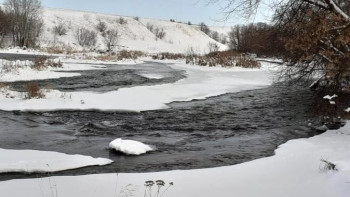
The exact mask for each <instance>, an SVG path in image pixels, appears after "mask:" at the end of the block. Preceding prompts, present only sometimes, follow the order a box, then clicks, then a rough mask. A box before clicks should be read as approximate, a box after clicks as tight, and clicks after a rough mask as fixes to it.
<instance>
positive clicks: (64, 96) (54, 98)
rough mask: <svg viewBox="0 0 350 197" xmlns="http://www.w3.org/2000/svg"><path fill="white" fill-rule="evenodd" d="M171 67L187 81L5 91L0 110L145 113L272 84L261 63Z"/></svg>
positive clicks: (179, 65) (267, 65)
mask: <svg viewBox="0 0 350 197" xmlns="http://www.w3.org/2000/svg"><path fill="white" fill-rule="evenodd" d="M171 67H173V68H174V69H180V70H185V71H186V74H187V77H186V78H185V79H183V80H180V81H178V82H176V83H173V84H163V85H155V86H137V87H131V88H121V89H119V90H117V91H111V92H106V93H103V94H101V93H94V92H70V93H65V92H60V91H58V90H43V92H44V94H45V98H44V99H25V97H26V95H25V94H23V93H20V92H13V91H10V90H7V89H5V90H2V93H1V94H0V101H1V102H0V109H1V110H5V111H13V110H24V111H25V110H32V111H43V110H63V109H78V110H88V109H99V110H125V111H145V110H155V109H164V108H167V104H168V103H171V102H174V101H190V100H193V99H205V98H207V97H211V96H217V95H221V94H225V93H228V92H237V91H243V90H249V89H256V88H261V87H265V86H267V85H270V84H271V83H272V79H271V78H270V71H269V70H268V68H269V67H270V64H268V63H263V69H242V68H231V69H230V68H218V67H215V68H212V67H201V66H191V65H186V64H184V63H177V64H173V65H171ZM71 68H72V69H74V67H71ZM87 68H88V69H89V68H90V67H87ZM9 95H10V96H9Z"/></svg>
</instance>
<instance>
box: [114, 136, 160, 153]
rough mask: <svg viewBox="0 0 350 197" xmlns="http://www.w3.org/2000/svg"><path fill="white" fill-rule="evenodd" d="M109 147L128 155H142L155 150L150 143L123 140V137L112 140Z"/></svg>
mask: <svg viewBox="0 0 350 197" xmlns="http://www.w3.org/2000/svg"><path fill="white" fill-rule="evenodd" d="M109 148H110V149H113V150H116V151H119V152H122V153H125V154H127V155H142V154H145V153H147V152H149V151H152V150H153V148H152V147H151V146H150V145H147V144H144V143H142V142H138V141H134V140H123V139H121V138H118V139H116V140H114V141H112V142H111V143H110V144H109Z"/></svg>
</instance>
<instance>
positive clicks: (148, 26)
mask: <svg viewBox="0 0 350 197" xmlns="http://www.w3.org/2000/svg"><path fill="white" fill-rule="evenodd" d="M146 27H147V29H148V30H149V31H150V32H152V33H153V29H154V25H152V24H150V23H147V25H146Z"/></svg>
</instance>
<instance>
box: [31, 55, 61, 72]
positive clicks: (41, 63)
mask: <svg viewBox="0 0 350 197" xmlns="http://www.w3.org/2000/svg"><path fill="white" fill-rule="evenodd" d="M62 66H63V64H62V62H61V61H60V60H58V61H55V60H52V59H49V58H48V57H46V56H38V57H36V58H35V61H34V63H33V64H32V65H31V68H32V69H34V70H45V69H47V68H48V67H52V68H61V67H62Z"/></svg>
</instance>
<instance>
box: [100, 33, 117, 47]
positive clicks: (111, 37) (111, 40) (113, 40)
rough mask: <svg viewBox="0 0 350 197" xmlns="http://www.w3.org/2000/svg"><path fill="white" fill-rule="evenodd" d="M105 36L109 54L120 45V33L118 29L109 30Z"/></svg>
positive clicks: (104, 39)
mask: <svg viewBox="0 0 350 197" xmlns="http://www.w3.org/2000/svg"><path fill="white" fill-rule="evenodd" d="M102 35H103V41H104V43H105V44H106V47H107V50H108V52H111V51H112V49H113V47H115V45H116V44H117V43H118V37H119V33H118V30H117V29H109V30H107V31H106V32H105V33H103V34H102Z"/></svg>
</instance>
